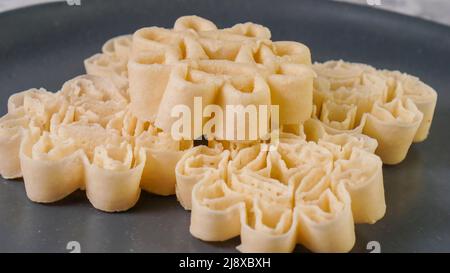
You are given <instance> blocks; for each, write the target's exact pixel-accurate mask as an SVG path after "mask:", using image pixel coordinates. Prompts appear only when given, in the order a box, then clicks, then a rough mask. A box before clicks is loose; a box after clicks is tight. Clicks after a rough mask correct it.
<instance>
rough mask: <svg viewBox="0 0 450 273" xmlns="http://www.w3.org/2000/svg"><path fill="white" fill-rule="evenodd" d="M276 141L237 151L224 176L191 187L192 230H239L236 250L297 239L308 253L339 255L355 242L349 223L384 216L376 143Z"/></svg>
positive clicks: (216, 235)
mask: <svg viewBox="0 0 450 273" xmlns="http://www.w3.org/2000/svg"><path fill="white" fill-rule="evenodd" d="M282 139H283V141H282V142H281V143H280V144H279V145H278V146H277V149H276V150H272V151H268V150H267V149H264V148H263V147H264V146H263V145H265V144H255V145H253V146H249V147H246V148H242V149H241V150H240V151H239V152H238V153H237V155H236V156H235V157H234V158H232V159H231V160H230V162H229V164H228V179H224V178H223V177H220V176H218V175H216V176H209V177H208V178H205V179H201V180H200V182H198V183H197V184H196V185H195V186H194V187H193V190H192V213H191V226H190V231H191V233H192V235H194V236H195V237H197V238H199V239H202V240H205V241H223V240H227V239H230V238H233V237H235V236H238V235H240V237H241V245H240V246H239V247H238V249H239V250H240V251H243V252H290V251H292V250H293V249H294V247H295V245H296V243H300V244H302V245H304V246H306V247H307V248H308V249H310V250H312V251H314V252H346V251H349V250H350V249H351V248H352V247H353V244H354V242H355V232H354V223H373V222H375V221H377V220H378V219H380V218H381V217H382V216H383V215H384V211H385V202H384V188H383V178H382V174H381V165H382V163H381V160H380V158H379V157H377V156H376V155H374V154H373V151H374V150H375V149H376V141H375V140H373V139H370V138H369V137H367V136H364V135H357V136H351V135H332V136H329V135H325V136H324V137H323V139H322V140H321V141H320V143H319V144H317V143H314V142H307V141H306V140H304V138H302V137H294V136H290V135H284V137H283V138H282ZM327 162H328V163H327ZM353 200H355V201H354V202H353ZM365 201H367V202H365Z"/></svg>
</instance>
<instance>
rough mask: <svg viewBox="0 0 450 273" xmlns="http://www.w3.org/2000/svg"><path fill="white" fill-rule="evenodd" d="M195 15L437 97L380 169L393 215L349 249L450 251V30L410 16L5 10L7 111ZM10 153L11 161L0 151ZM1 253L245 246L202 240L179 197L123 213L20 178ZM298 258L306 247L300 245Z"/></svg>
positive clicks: (251, 0)
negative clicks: (28, 188) (17, 97)
mask: <svg viewBox="0 0 450 273" xmlns="http://www.w3.org/2000/svg"><path fill="white" fill-rule="evenodd" d="M189 14H196V15H199V16H204V17H206V18H209V19H211V20H212V21H214V22H216V23H217V24H218V26H220V27H226V26H231V25H233V24H235V23H237V22H246V21H253V22H257V23H261V24H263V25H266V26H267V27H269V28H270V29H271V30H272V34H273V39H274V40H295V41H301V42H303V43H305V44H307V45H308V46H309V47H310V49H311V50H312V54H313V58H314V60H316V61H324V60H328V59H339V58H342V59H345V60H348V61H356V62H364V63H369V64H372V65H374V66H376V67H379V68H387V69H398V70H401V71H404V72H408V73H411V74H413V75H417V76H419V77H420V78H422V79H423V80H424V81H425V82H427V83H429V84H430V85H431V86H433V87H434V88H435V89H436V90H437V91H438V93H439V98H438V105H437V108H436V113H435V118H434V121H433V125H432V130H431V134H430V136H429V138H428V139H427V140H426V141H425V142H424V143H420V144H415V145H413V146H412V148H411V150H410V151H409V154H408V156H407V158H406V160H405V161H404V162H403V163H401V164H400V165H397V166H394V167H385V168H384V183H385V190H386V202H387V213H386V216H385V217H384V218H383V219H382V220H381V221H379V222H378V223H376V224H375V225H357V226H356V238H357V242H356V245H355V247H354V249H353V251H354V252H368V250H366V245H367V243H368V242H369V241H378V242H379V243H380V245H381V251H382V252H430V251H431V252H441V251H447V252H448V251H450V197H449V196H450V181H449V180H450V179H449V178H450V164H449V163H450V143H449V140H450V134H449V132H450V130H449V128H448V126H449V123H448V122H449V121H450V90H449V89H450V28H448V27H445V26H441V25H437V24H434V23H430V22H427V21H422V20H419V19H414V18H410V17H406V16H401V15H397V14H392V13H388V12H384V11H378V10H374V9H371V8H368V7H359V6H353V5H349V4H343V3H334V2H328V1H318V0H309V1H299V0H289V1H287V0H286V1H270V0H246V1H238V0H227V1H218V0H217V1H201V0H198V1H165V0H151V1H150V0H133V1H119V0H108V1H106V0H104V1H100V0H90V1H82V5H81V6H78V7H77V6H68V5H67V4H65V3H53V4H46V5H40V6H34V7H30V8H25V9H20V10H15V11H11V12H7V13H3V14H0V26H1V27H0V84H1V89H0V92H1V93H0V105H1V107H0V114H2V115H3V114H5V112H6V103H7V99H8V97H9V96H10V95H11V94H13V93H15V92H18V91H21V90H24V89H28V88H31V87H45V88H47V89H48V90H52V91H56V90H58V89H59V87H60V86H61V85H62V84H63V83H64V82H65V81H66V80H68V79H70V78H73V77H75V76H77V75H79V74H82V73H83V71H84V70H83V60H84V59H85V58H87V57H89V56H91V55H92V54H94V53H96V52H99V51H100V48H101V46H102V44H103V42H104V41H106V40H107V39H109V38H111V37H113V36H116V35H120V34H125V33H131V32H133V31H134V30H136V29H138V28H140V27H144V26H152V25H157V26H164V27H171V26H172V24H173V22H174V20H175V19H176V18H177V17H179V16H182V15H189ZM2 156H4V155H2ZM0 208H1V209H0V251H8V252H11V251H20V252H22V251H40V252H41V251H44V252H47V251H52V252H68V250H67V249H66V245H67V243H68V242H69V241H78V242H80V244H81V251H82V252H91V251H95V252H109V251H112V252H143V251H145V252H230V251H236V250H235V246H237V245H238V244H239V239H238V238H235V239H232V240H230V241H227V242H223V243H205V242H202V241H200V240H197V239H195V238H193V237H192V236H191V235H190V233H189V220H190V219H189V218H190V215H189V213H188V212H185V211H184V210H183V209H182V208H181V206H179V205H178V203H177V201H176V198H175V197H159V196H153V195H150V194H146V193H143V194H142V196H141V198H140V201H139V203H138V204H137V205H136V206H135V207H134V208H133V209H131V210H130V211H128V212H125V213H117V214H108V213H103V212H100V211H97V210H95V209H94V208H93V207H92V206H91V205H90V203H89V202H88V201H87V198H86V197H85V194H84V192H76V193H74V194H72V195H71V196H69V197H67V198H66V199H64V200H62V201H60V202H57V203H54V204H50V205H41V204H35V203H32V202H31V201H29V200H28V199H27V198H26V195H25V190H24V187H23V183H22V180H21V179H19V180H17V181H6V180H3V179H2V180H1V182H0ZM296 251H301V252H303V251H306V250H305V249H304V248H303V247H301V246H298V247H297V249H296Z"/></svg>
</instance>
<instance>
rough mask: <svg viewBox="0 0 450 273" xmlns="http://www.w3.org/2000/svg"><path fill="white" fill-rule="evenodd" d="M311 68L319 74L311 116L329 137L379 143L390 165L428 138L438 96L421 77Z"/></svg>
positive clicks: (353, 67) (347, 67)
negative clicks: (346, 136) (352, 136)
mask: <svg viewBox="0 0 450 273" xmlns="http://www.w3.org/2000/svg"><path fill="white" fill-rule="evenodd" d="M313 68H314V70H315V71H316V73H317V74H318V78H317V79H316V80H315V82H314V104H315V106H314V107H315V111H314V112H313V118H314V119H315V120H317V121H319V124H320V126H322V127H323V128H324V130H325V131H326V132H327V133H329V134H340V133H350V134H360V133H364V134H366V135H368V136H371V137H373V138H375V139H377V141H378V144H379V145H378V148H377V150H376V154H377V155H379V156H380V157H381V159H382V160H383V162H384V163H386V164H398V163H400V162H401V161H402V160H403V159H404V158H405V157H406V154H407V152H408V150H409V147H410V146H411V144H412V142H413V141H415V142H418V141H422V140H423V139H425V138H426V136H427V135H428V131H429V128H430V125H431V120H432V117H433V112H434V108H435V105H436V99H437V95H436V92H435V91H434V90H433V89H432V88H431V87H429V86H428V85H426V84H425V83H423V82H421V81H420V80H419V79H417V78H415V77H413V76H410V75H407V74H401V73H399V72H392V71H386V70H384V71H378V70H376V69H375V68H373V67H371V66H368V65H364V64H356V63H346V62H344V61H329V62H326V63H323V64H319V63H316V64H314V65H313ZM308 122H309V124H310V125H311V124H314V123H311V122H310V121H308ZM316 123H317V122H316Z"/></svg>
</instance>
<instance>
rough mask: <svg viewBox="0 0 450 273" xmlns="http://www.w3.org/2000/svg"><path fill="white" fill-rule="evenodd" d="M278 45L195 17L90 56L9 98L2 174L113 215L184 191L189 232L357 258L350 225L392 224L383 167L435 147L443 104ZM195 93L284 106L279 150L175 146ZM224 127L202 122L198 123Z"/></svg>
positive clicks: (392, 80)
mask: <svg viewBox="0 0 450 273" xmlns="http://www.w3.org/2000/svg"><path fill="white" fill-rule="evenodd" d="M270 38H271V33H270V30H269V29H268V28H266V27H264V26H262V25H258V24H254V23H244V24H236V25H234V26H233V27H230V28H225V29H218V28H217V26H216V25H215V24H214V23H212V22H211V21H209V20H207V19H204V18H200V17H197V16H184V17H180V18H179V19H178V20H176V22H175V24H174V27H173V29H165V28H159V27H146V28H141V29H139V30H137V31H136V32H135V33H134V34H133V35H125V36H119V37H116V38H113V39H111V40H109V41H107V42H106V43H105V45H104V46H103V48H102V53H99V54H96V55H94V56H92V57H90V58H88V59H86V60H85V61H84V64H85V68H86V75H81V76H78V77H76V78H74V79H71V80H69V81H67V82H66V83H65V84H64V85H63V86H62V87H61V89H60V90H59V91H57V92H48V91H46V90H44V89H30V90H26V91H23V92H19V93H16V94H14V95H12V96H11V97H10V98H9V100H8V113H7V114H6V115H5V116H3V117H2V118H1V119H0V173H1V175H2V176H3V177H4V178H8V179H9V178H17V177H23V180H24V184H25V189H26V193H27V196H28V198H29V199H31V200H32V201H35V202H41V203H49V202H55V201H58V200H60V199H62V198H64V197H66V196H68V195H70V194H71V193H72V192H74V191H76V190H79V189H81V190H85V191H86V194H87V197H88V199H89V201H90V202H91V203H92V205H93V206H94V207H96V208H97V209H99V210H102V211H108V212H117V211H124V210H128V209H130V208H132V207H133V206H134V205H135V204H136V202H137V200H138V199H139V196H140V192H141V189H143V190H145V191H148V192H151V193H154V194H158V195H173V194H176V196H177V199H178V200H179V202H180V204H181V205H182V206H183V207H184V208H185V209H188V210H191V226H190V231H191V234H192V235H193V236H195V237H196V238H199V239H201V240H205V241H224V240H227V239H230V238H233V237H236V236H239V235H240V237H241V245H240V246H238V249H239V250H240V251H243V252H291V251H293V249H294V247H295V246H296V244H302V245H304V246H305V247H306V248H308V249H309V250H311V251H314V252H346V251H350V250H351V249H352V247H353V245H354V243H355V230H354V224H355V223H356V224H357V223H375V222H376V221H377V220H379V219H381V218H382V217H383V216H384V214H385V210H386V205H385V198H384V187H383V173H382V165H383V163H385V164H398V163H400V162H401V161H402V160H403V159H404V158H405V157H406V155H407V152H408V149H409V147H410V146H411V144H412V143H414V142H420V141H423V140H425V139H426V137H427V135H428V132H429V129H430V125H431V121H432V118H433V113H434V108H435V105H436V100H437V94H436V92H435V91H434V90H433V89H432V88H431V87H430V86H428V85H426V84H425V83H423V82H422V81H420V80H419V79H418V78H416V77H414V76H411V75H407V74H403V73H400V72H398V71H387V70H377V69H375V68H373V67H371V66H369V65H365V64H357V63H348V62H344V61H342V60H341V61H328V62H325V63H314V64H312V63H311V54H310V51H309V49H308V47H306V46H305V45H303V44H301V43H298V42H292V41H271V40H270ZM194 98H200V99H201V101H202V104H203V105H217V106H218V107H219V108H225V107H226V106H229V105H234V106H237V105H242V106H243V107H246V106H250V105H253V106H256V107H259V106H273V105H277V106H278V112H277V115H276V116H270V115H271V112H268V113H267V114H266V117H268V118H269V119H268V120H274V119H275V118H276V119H277V122H276V123H273V122H271V123H270V124H271V125H273V124H277V125H278V127H277V128H270V129H271V130H272V132H274V131H276V132H277V134H276V135H277V138H276V143H275V141H274V139H273V138H257V139H244V140H242V139H240V140H235V139H227V138H226V137H224V135H223V134H220V135H219V134H214V133H213V134H210V135H208V146H204V145H199V146H195V147H194V141H193V139H195V138H197V137H199V134H195V133H191V134H188V135H184V137H183V138H181V139H178V138H174V137H173V134H172V132H173V126H174V124H177V122H178V121H179V120H178V119H177V117H174V115H173V112H172V109H173V108H174V107H176V106H177V105H185V106H187V107H188V108H193V107H194ZM213 118H214V117H212V116H209V117H208V116H202V117H200V123H202V124H201V126H204V125H205V124H207V123H208V122H210V121H211V119H213ZM260 118H261V117H260ZM189 119H190V118H189ZM215 122H216V123H215V127H217V128H219V127H221V126H223V125H224V124H225V121H221V120H216V121H215ZM271 125H270V126H271ZM270 126H269V127H270ZM217 128H216V132H218V131H220V130H218V129H217ZM231 129H233V128H231ZM227 130H230V128H227ZM222 131H223V130H222ZM201 134H202V132H200V136H201ZM232 135H233V134H232ZM271 136H272V137H273V135H272V134H271Z"/></svg>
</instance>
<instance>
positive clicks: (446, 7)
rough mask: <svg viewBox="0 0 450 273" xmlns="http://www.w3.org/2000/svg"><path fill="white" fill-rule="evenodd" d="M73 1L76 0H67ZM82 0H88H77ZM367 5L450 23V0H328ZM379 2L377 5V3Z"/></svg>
mask: <svg viewBox="0 0 450 273" xmlns="http://www.w3.org/2000/svg"><path fill="white" fill-rule="evenodd" d="M58 1H62V0H0V12H2V11H6V10H11V9H15V8H18V7H23V6H28V5H34V4H38V3H45V2H58ZM67 1H68V2H75V1H77V0H67ZM79 1H81V3H83V1H89V0H79ZM124 1H125V0H124ZM243 1H245V0H243ZM328 1H340V2H350V3H355V4H359V5H369V6H371V7H374V8H381V9H387V10H391V11H395V12H399V13H403V14H408V15H412V16H417V17H422V18H425V19H428V20H432V21H436V22H440V23H442V24H446V25H450V0H328ZM378 3H379V5H378Z"/></svg>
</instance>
